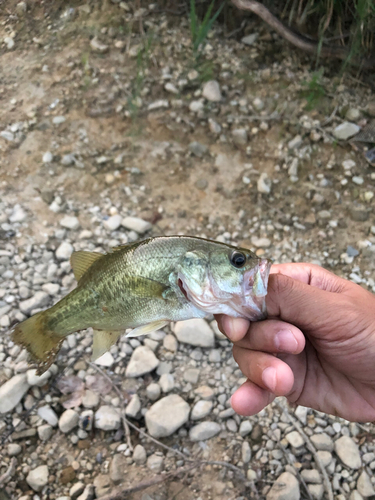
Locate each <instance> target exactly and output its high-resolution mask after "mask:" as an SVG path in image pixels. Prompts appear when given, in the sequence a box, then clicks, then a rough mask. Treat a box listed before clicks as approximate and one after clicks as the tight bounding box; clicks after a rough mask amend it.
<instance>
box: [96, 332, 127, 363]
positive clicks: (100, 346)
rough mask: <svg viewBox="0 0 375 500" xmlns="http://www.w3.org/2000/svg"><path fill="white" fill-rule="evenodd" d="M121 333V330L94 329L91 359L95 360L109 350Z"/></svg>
mask: <svg viewBox="0 0 375 500" xmlns="http://www.w3.org/2000/svg"><path fill="white" fill-rule="evenodd" d="M121 333H122V332H121V331H120V332H118V331H104V330H94V338H93V343H92V356H91V361H96V360H97V359H98V358H100V356H103V354H104V353H106V352H107V351H109V349H110V348H111V347H112V346H113V344H115V343H116V342H117V339H118V338H119V336H120V335H121Z"/></svg>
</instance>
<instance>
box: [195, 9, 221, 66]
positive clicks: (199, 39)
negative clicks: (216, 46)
mask: <svg viewBox="0 0 375 500" xmlns="http://www.w3.org/2000/svg"><path fill="white" fill-rule="evenodd" d="M214 5H215V0H212V2H211V3H210V5H209V6H208V8H207V11H206V14H205V16H204V18H203V20H202V22H201V23H200V22H199V20H198V16H197V12H196V4H195V0H190V13H189V17H190V33H191V40H192V45H193V55H194V58H195V59H196V60H197V59H199V56H200V55H201V51H202V44H203V42H204V41H205V40H206V38H207V35H208V33H209V32H210V30H211V28H212V26H213V24H214V22H215V21H216V19H217V18H218V17H219V14H220V12H221V11H222V10H223V8H224V5H225V3H222V4H221V5H220V7H219V8H218V9H217V11H216V12H215V13H214V14H213V15H212V16H211V14H212V10H213V8H214Z"/></svg>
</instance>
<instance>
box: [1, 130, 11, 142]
mask: <svg viewBox="0 0 375 500" xmlns="http://www.w3.org/2000/svg"><path fill="white" fill-rule="evenodd" d="M0 137H2V138H3V139H5V140H6V141H9V142H13V141H14V134H13V133H12V132H10V130H2V131H1V132H0Z"/></svg>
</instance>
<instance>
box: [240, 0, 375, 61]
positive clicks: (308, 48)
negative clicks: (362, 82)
mask: <svg viewBox="0 0 375 500" xmlns="http://www.w3.org/2000/svg"><path fill="white" fill-rule="evenodd" d="M232 3H233V4H234V5H235V6H236V7H237V8H238V9H240V10H249V11H250V12H253V13H254V14H256V15H257V16H259V17H260V18H261V19H262V20H263V21H264V22H266V23H267V24H268V25H269V26H271V28H273V29H274V30H275V31H276V32H277V33H279V35H281V36H282V37H283V38H284V39H285V40H287V41H288V42H290V43H291V44H293V45H294V46H295V47H297V48H299V49H302V50H304V51H305V52H309V53H310V54H317V55H319V56H320V57H335V58H337V59H341V60H345V59H347V58H348V56H349V54H350V52H349V51H348V50H347V49H345V48H343V47H332V46H327V45H323V46H322V47H321V49H320V51H319V44H318V43H316V42H311V41H310V40H308V39H307V38H305V37H303V36H302V35H300V34H297V33H294V31H292V30H291V29H290V28H288V27H287V26H285V25H284V24H283V23H282V22H281V21H280V20H279V19H277V17H275V16H274V15H273V14H271V12H270V11H269V10H268V9H267V7H265V6H264V5H262V4H261V3H260V2H257V1H256V0H232ZM350 63H351V64H354V65H357V66H361V67H362V68H365V69H372V68H374V67H375V58H374V57H371V58H363V59H359V60H357V61H356V60H355V59H351V60H350Z"/></svg>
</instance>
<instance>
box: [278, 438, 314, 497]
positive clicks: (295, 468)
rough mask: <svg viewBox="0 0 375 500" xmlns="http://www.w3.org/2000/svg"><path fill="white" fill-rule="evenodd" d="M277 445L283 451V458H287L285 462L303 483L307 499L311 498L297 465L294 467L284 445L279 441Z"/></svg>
mask: <svg viewBox="0 0 375 500" xmlns="http://www.w3.org/2000/svg"><path fill="white" fill-rule="evenodd" d="M278 445H279V446H280V448H281V449H282V451H283V453H284V455H285V458H286V459H287V462H288V463H289V465H290V466H291V467H293V469H294V472H295V473H296V476H297V477H298V479H299V481H300V483H301V484H302V485H303V487H304V488H305V491H306V495H307V496H308V497H309V500H313V497H312V495H311V493H310V490H309V489H308V487H307V484H306V482H305V480H304V479H303V477H302V476H301V474H300V472H299V470H298V469H297V467H295V466H294V464H293V462H292V460H291V459H290V457H289V455H288V452H287V450H286V448H285V446H284V445H283V444H282V443H281V442H280V441H279V442H278Z"/></svg>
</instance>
